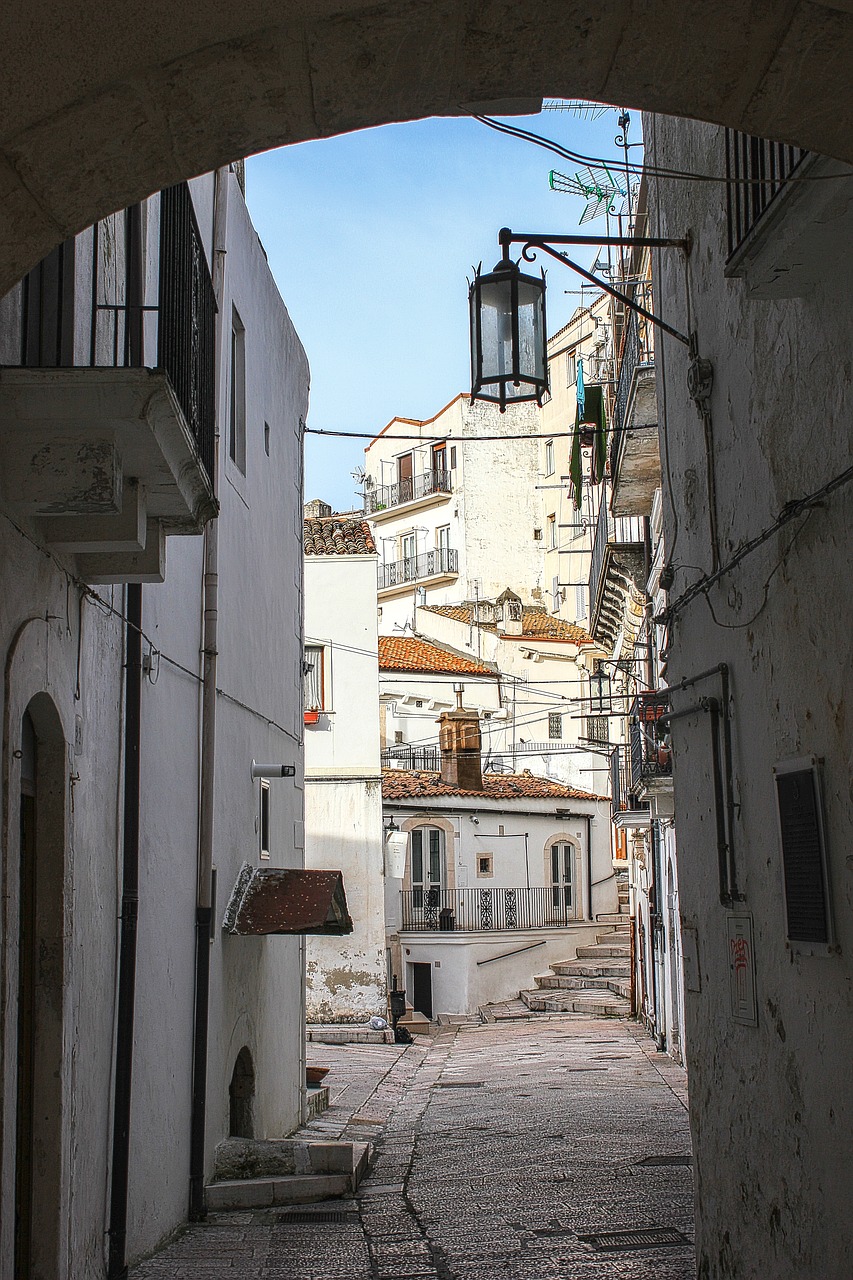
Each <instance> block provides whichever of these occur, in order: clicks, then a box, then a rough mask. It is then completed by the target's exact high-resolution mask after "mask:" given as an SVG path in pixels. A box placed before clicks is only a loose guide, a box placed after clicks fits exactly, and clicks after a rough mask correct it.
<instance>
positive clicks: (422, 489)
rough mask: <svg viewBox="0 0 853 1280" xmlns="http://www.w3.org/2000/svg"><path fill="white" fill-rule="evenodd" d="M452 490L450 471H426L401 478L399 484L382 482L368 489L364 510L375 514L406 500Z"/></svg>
mask: <svg viewBox="0 0 853 1280" xmlns="http://www.w3.org/2000/svg"><path fill="white" fill-rule="evenodd" d="M452 491H453V487H452V483H451V473H450V472H449V471H424V472H423V473H422V474H421V475H419V476H410V477H409V479H408V480H400V481H399V482H398V483H397V484H382V485H379V486H378V488H376V489H366V490H365V494H364V510H365V513H366V514H367V515H373V514H374V512H376V511H386V510H387V509H388V508H389V507H400V506H402V505H403V503H404V502H415V501H417V499H419V498H429V497H431V496H432V494H442V493H451V492H452Z"/></svg>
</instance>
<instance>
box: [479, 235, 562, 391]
mask: <svg viewBox="0 0 853 1280" xmlns="http://www.w3.org/2000/svg"><path fill="white" fill-rule="evenodd" d="M504 230H506V228H505V229H504ZM509 234H510V233H509V232H508V231H507V235H509ZM498 238H499V240H500V243H501V247H502V249H503V256H502V257H501V260H500V262H499V263H498V264H497V265H496V267H495V269H494V271H490V272H489V273H488V275H481V273H480V271H479V269H478V270H477V271H476V273H475V275H474V279H473V281H472V283H471V285H470V287H469V290H468V306H469V309H470V315H471V399H472V400H490V401H492V402H493V403H495V404H498V405H500V409H501V413H504V412H505V411H506V407H507V405H508V404H518V403H519V402H521V401H523V400H535V401H536V403H537V404H538V405H539V406H540V408H541V406H542V397H543V395H544V394H545V392H546V391H547V390H548V359H547V353H546V349H545V343H546V334H545V272H544V271H543V272H542V273H541V274H540V275H539V276H528V275H523V274H522V272H521V271H520V270H519V267H518V263H517V262H513V260H512V258H511V257H510V254H509V243H510V242H509V240H507V239H504V231H501V233H500V236H499V237H498Z"/></svg>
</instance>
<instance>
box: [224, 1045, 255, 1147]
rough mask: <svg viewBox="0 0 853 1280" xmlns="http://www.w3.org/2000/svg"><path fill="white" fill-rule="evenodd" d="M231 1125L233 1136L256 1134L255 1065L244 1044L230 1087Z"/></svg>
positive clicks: (229, 1129) (250, 1136)
mask: <svg viewBox="0 0 853 1280" xmlns="http://www.w3.org/2000/svg"><path fill="white" fill-rule="evenodd" d="M228 1102H229V1125H228V1132H229V1134H230V1136H231V1137H232V1138H254V1136H255V1066H254V1063H253V1062H252V1055H251V1053H250V1052H249V1050H248V1049H247V1048H246V1046H245V1045H244V1046H243V1048H242V1049H241V1050H240V1052H239V1053H238V1054H237V1061H236V1062H235V1063H234V1071H233V1073H232V1075H231V1084H230V1085H229V1088H228Z"/></svg>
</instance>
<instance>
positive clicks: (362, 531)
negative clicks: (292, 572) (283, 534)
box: [303, 516, 376, 556]
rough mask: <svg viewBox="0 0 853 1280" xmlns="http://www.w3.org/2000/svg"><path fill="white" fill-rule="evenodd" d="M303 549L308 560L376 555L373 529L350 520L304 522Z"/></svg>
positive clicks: (330, 518) (310, 519) (318, 518)
mask: <svg viewBox="0 0 853 1280" xmlns="http://www.w3.org/2000/svg"><path fill="white" fill-rule="evenodd" d="M303 548H304V551H305V554H306V556H364V555H375V554H376V544H375V542H374V541H373V534H372V533H371V532H370V525H369V524H368V523H367V521H366V520H353V519H350V518H349V517H348V516H309V517H308V518H307V519H306V520H304V521H303Z"/></svg>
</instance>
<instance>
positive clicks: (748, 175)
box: [726, 129, 809, 256]
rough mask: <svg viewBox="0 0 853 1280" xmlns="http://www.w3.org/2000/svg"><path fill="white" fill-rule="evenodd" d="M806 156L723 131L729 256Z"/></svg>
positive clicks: (778, 144) (763, 140)
mask: <svg viewBox="0 0 853 1280" xmlns="http://www.w3.org/2000/svg"><path fill="white" fill-rule="evenodd" d="M807 155H809V152H808V151H804V150H803V149H802V148H801V147H789V146H787V145H786V144H785V143H782V142H770V141H769V140H768V139H767V138H754V137H752V135H751V134H748V133H739V132H738V131H737V130H735V129H727V130H726V177H727V178H728V180H729V181H728V185H727V187H726V195H727V200H728V230H729V255H730V256H731V255H732V254H733V253H734V252H735V250H736V249H738V248H739V247H740V245H741V244H742V243H743V242H744V240H745V239H746V237H747V236H748V235H749V233H750V231H752V229H753V227H754V226H755V225H756V223H757V222H758V221H759V219H760V218H761V217H762V216H763V215H764V213H765V212H766V211H767V209H768V208H769V206H770V204H771V203H772V202H773V201H774V200H775V198H776V196H777V195H778V194H779V192H780V191H782V189H783V188H784V186H785V184H786V182H787V181H788V179H789V178H790V177H791V175H792V174H793V172H794V170H795V169H796V168H797V166H798V165H799V164H801V163H802V161H803V160H804V159H805V158H806V156H807Z"/></svg>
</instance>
